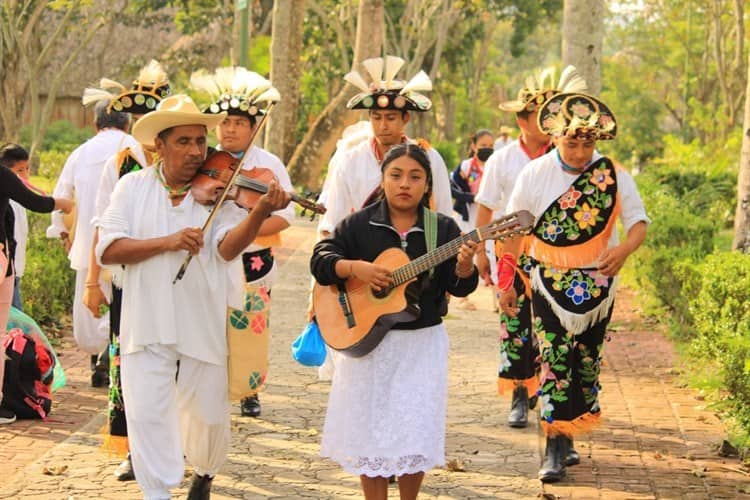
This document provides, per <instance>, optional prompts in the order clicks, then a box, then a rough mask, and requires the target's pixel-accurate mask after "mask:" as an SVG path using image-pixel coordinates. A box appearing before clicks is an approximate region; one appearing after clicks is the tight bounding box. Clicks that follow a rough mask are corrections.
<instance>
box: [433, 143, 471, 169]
mask: <svg viewBox="0 0 750 500" xmlns="http://www.w3.org/2000/svg"><path fill="white" fill-rule="evenodd" d="M432 147H433V148H435V150H436V151H437V152H438V153H440V156H442V157H443V161H445V166H446V167H448V172H451V171H452V170H453V169H454V168H456V165H458V163H459V162H460V161H461V160H462V159H463V158H460V157H459V153H458V146H456V144H455V143H454V142H450V141H437V142H434V143H432Z"/></svg>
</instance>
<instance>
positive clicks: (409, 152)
mask: <svg viewBox="0 0 750 500" xmlns="http://www.w3.org/2000/svg"><path fill="white" fill-rule="evenodd" d="M402 156H408V157H409V158H411V159H412V160H414V161H416V162H417V163H418V164H419V166H420V167H422V168H423V169H424V171H425V174H427V191H426V192H425V194H424V196H422V205H424V206H429V205H430V194H431V193H432V168H430V158H429V157H428V156H427V151H425V150H424V149H422V148H421V147H419V146H418V145H416V144H409V143H406V144H397V145H396V146H393V147H392V148H391V149H389V150H388V152H387V153H386V154H385V157H384V158H383V161H382V162H381V163H380V172H381V174H382V173H385V169H386V167H387V166H388V165H389V164H390V163H391V162H393V161H394V160H397V159H398V158H401V157H402Z"/></svg>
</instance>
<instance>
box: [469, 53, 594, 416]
mask: <svg viewBox="0 0 750 500" xmlns="http://www.w3.org/2000/svg"><path fill="white" fill-rule="evenodd" d="M554 73H555V69H554V68H547V69H545V70H543V71H540V72H538V73H537V74H536V75H534V76H533V77H531V78H529V79H528V80H527V81H526V84H527V85H526V86H525V87H524V88H522V89H521V90H520V91H519V92H518V98H517V99H516V100H515V101H509V102H504V103H502V104H501V105H500V109H502V110H504V111H511V112H515V113H516V124H517V125H518V128H519V129H520V131H521V133H520V135H519V137H518V139H516V140H515V141H513V142H511V143H510V144H509V145H507V146H505V147H504V148H502V149H500V150H498V151H496V152H495V153H493V154H492V156H490V158H489V160H487V164H486V165H485V169H484V174H483V176H482V181H481V183H480V186H479V191H478V192H477V195H476V202H477V204H479V208H478V212H477V220H476V225H477V226H482V225H484V224H487V223H488V222H490V220H491V219H492V217H493V215H495V216H502V215H505V214H506V213H508V212H507V210H506V205H507V204H508V200H509V199H510V194H511V193H512V192H513V187H514V185H515V182H516V179H517V178H518V176H519V175H520V174H521V172H522V171H523V169H524V168H526V165H527V164H528V163H529V162H531V161H532V160H534V159H535V158H539V157H540V156H542V155H544V154H546V153H547V152H549V151H550V150H551V149H552V143H551V142H550V137H549V136H548V135H546V134H545V133H544V132H542V131H541V130H540V129H539V126H538V125H537V114H538V111H539V107H540V106H541V105H542V103H544V102H545V101H546V100H547V99H550V98H552V97H553V96H555V95H556V94H558V93H560V92H565V91H567V92H583V91H585V90H586V82H585V81H584V80H583V78H581V77H580V76H579V75H578V74H577V72H576V69H575V68H574V67H573V66H568V67H567V68H565V70H563V72H562V74H561V76H560V81H559V83H558V84H557V85H555V81H554V80H555V79H554ZM491 244H493V245H495V243H494V242H491ZM494 250H495V252H494V254H493V256H492V259H493V262H492V263H490V261H489V258H488V257H487V254H486V253H484V252H477V267H478V268H479V274H480V276H483V277H485V280H489V279H490V272H492V274H493V276H492V278H493V282H494V283H495V284H496V285H497V288H496V290H495V293H496V295H499V289H503V288H505V287H513V288H514V289H515V290H516V291H517V301H518V304H517V306H518V309H519V312H518V314H517V315H516V316H515V317H514V318H511V317H509V316H508V315H507V314H504V313H502V312H501V314H500V362H499V368H498V380H497V387H498V393H499V394H501V395H502V394H505V393H506V392H507V391H513V399H512V402H511V408H510V413H509V414H508V425H509V426H510V427H526V425H527V423H528V413H529V408H533V407H534V405H535V399H531V403H530V399H529V395H534V394H536V391H537V389H538V388H539V378H538V376H537V373H538V372H539V361H538V358H539V348H538V345H537V342H536V338H535V335H534V334H533V332H532V323H531V321H532V315H531V297H530V292H529V287H528V286H527V283H528V275H527V274H525V269H527V263H528V258H527V257H526V256H525V255H523V254H521V255H519V256H518V259H517V261H515V262H509V263H508V264H509V265H508V266H505V267H504V269H507V270H510V271H509V272H507V273H505V274H504V275H499V274H496V273H497V269H498V266H497V265H496V263H495V255H503V254H504V253H505V252H503V251H502V243H500V242H498V243H497V245H496V246H495V248H494Z"/></svg>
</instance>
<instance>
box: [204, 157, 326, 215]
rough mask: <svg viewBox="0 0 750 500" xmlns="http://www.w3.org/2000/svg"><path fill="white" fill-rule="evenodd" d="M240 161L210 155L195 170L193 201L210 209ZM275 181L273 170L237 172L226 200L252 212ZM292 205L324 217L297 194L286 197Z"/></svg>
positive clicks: (322, 210) (321, 208) (316, 206)
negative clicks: (290, 199)
mask: <svg viewBox="0 0 750 500" xmlns="http://www.w3.org/2000/svg"><path fill="white" fill-rule="evenodd" d="M239 165H240V160H239V159H237V158H235V157H234V156H232V155H231V154H229V153H227V152H226V151H215V152H213V153H212V154H211V155H210V156H209V157H208V158H207V159H206V161H205V162H204V163H203V166H202V167H201V168H199V169H198V172H197V173H196V175H195V177H194V178H193V182H192V185H191V186H190V191H191V193H192V194H193V198H195V200H196V201H197V202H198V203H200V204H202V205H213V204H214V203H216V200H217V199H219V197H220V196H221V194H222V191H224V190H225V189H226V186H227V184H228V183H229V182H230V180H231V178H232V176H233V175H234V172H235V170H237V168H238V167H239ZM271 181H277V182H278V179H277V178H276V175H275V174H274V173H273V170H271V169H270V168H265V167H255V168H253V169H252V170H240V172H239V174H237V175H236V178H235V181H234V185H233V186H231V187H230V188H229V193H227V196H226V198H227V199H233V200H234V201H235V203H237V204H238V205H240V206H241V207H244V208H247V209H248V210H252V208H253V207H254V206H255V204H256V203H257V202H258V200H259V199H260V197H261V196H262V195H263V194H264V193H266V192H267V191H268V183H269V182H271ZM289 194H290V195H291V197H292V201H293V202H295V203H297V204H298V205H300V206H301V207H303V208H304V209H306V210H310V211H312V212H313V213H317V214H324V213H325V211H326V209H325V207H324V206H323V205H321V204H320V203H316V202H315V201H313V200H309V199H307V198H304V197H302V196H300V195H298V194H297V193H293V192H292V193H289Z"/></svg>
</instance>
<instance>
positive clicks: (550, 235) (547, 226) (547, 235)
mask: <svg viewBox="0 0 750 500" xmlns="http://www.w3.org/2000/svg"><path fill="white" fill-rule="evenodd" d="M543 224H544V232H543V233H542V238H543V239H545V240H549V241H555V240H556V239H557V235H558V234H560V233H562V232H563V228H562V227H560V226H559V225H558V224H559V223H558V222H557V220H556V219H552V220H551V221H549V222H544V223H543Z"/></svg>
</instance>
